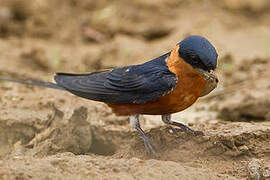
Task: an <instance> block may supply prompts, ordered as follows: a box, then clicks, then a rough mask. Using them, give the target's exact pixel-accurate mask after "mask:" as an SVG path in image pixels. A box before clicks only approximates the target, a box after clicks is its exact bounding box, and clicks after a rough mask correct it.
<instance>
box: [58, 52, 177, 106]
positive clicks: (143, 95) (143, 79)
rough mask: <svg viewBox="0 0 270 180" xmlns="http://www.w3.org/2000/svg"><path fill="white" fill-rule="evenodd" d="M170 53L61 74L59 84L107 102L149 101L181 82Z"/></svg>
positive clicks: (84, 95)
mask: <svg viewBox="0 0 270 180" xmlns="http://www.w3.org/2000/svg"><path fill="white" fill-rule="evenodd" d="M169 54H170V53H167V54H165V55H163V56H160V57H159V58H156V59H154V60H151V61H149V62H146V63H144V64H141V65H135V66H126V67H121V68H116V69H113V70H111V71H105V72H96V73H90V74H66V73H58V74H57V75H56V76H55V81H56V82H57V84H58V85H59V86H61V87H63V88H65V89H66V90H68V91H70V92H71V93H73V94H75V95H77V96H80V97H83V98H87V99H91V100H95V101H102V102H107V103H136V104H141V103H146V102H150V101H154V100H156V99H157V98H159V97H161V96H163V95H165V94H167V93H169V92H170V91H171V90H172V89H173V88H175V87H176V85H177V77H176V75H175V74H174V73H172V72H171V71H170V70H169V69H168V67H167V65H166V61H165V59H166V58H167V57H168V56H169Z"/></svg>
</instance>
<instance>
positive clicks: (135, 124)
mask: <svg viewBox="0 0 270 180" xmlns="http://www.w3.org/2000/svg"><path fill="white" fill-rule="evenodd" d="M129 122H130V126H131V127H132V128H134V129H136V130H137V131H138V132H139V133H140V135H141V138H142V139H143V141H144V146H145V148H146V149H147V151H148V152H149V153H153V154H155V153H156V150H155V147H154V146H153V145H152V143H151V140H150V139H149V137H148V136H147V135H146V134H145V132H144V131H143V130H142V128H141V125H140V121H139V115H134V116H130V118H129Z"/></svg>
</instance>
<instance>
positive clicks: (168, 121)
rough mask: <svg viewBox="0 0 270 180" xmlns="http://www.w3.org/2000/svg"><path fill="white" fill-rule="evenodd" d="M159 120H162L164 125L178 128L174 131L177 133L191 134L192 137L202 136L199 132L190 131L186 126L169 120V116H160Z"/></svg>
mask: <svg viewBox="0 0 270 180" xmlns="http://www.w3.org/2000/svg"><path fill="white" fill-rule="evenodd" d="M161 118H162V121H163V122H164V123H165V124H169V125H173V126H177V127H179V128H180V129H175V130H177V131H183V132H188V133H192V134H194V135H199V134H203V133H202V132H201V131H195V130H193V129H191V128H190V127H188V126H186V125H184V124H182V123H179V122H175V121H172V120H171V114H166V115H162V116H161Z"/></svg>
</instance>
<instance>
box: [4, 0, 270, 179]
mask: <svg viewBox="0 0 270 180" xmlns="http://www.w3.org/2000/svg"><path fill="white" fill-rule="evenodd" d="M269 9H270V6H269V1H268V0H258V1H251V0H249V1H244V0H225V1H207V0H206V1H200V0H191V1H181V0H179V1H177V0H172V1H166V0H149V1H142V0H136V1H124V0H119V1H107V0H101V1H97V2H96V1H90V0H88V1H85V0H77V1H75V0H59V1H54V0H35V1H34V2H32V1H27V0H2V1H1V4H0V76H1V77H10V78H32V79H40V80H45V81H52V76H53V73H54V72H56V71H64V72H89V71H94V70H99V69H103V68H110V67H117V66H122V65H128V64H138V63H141V62H144V61H147V60H149V59H151V58H154V57H157V56H159V55H161V54H163V53H165V52H167V51H168V50H170V49H172V48H173V47H174V45H175V44H176V43H178V42H179V41H180V40H181V39H183V38H184V37H186V36H187V35H191V34H199V35H203V36H205V37H207V38H208V39H209V40H210V41H211V42H212V43H213V44H214V45H215V46H216V48H217V51H218V54H219V65H218V69H217V73H218V76H219V80H220V83H219V86H218V88H217V89H216V90H215V91H214V92H212V93H211V94H210V95H208V96H206V97H204V98H201V99H200V100H198V102H197V103H196V104H194V105H193V106H192V107H190V108H189V109H187V110H185V111H183V112H180V113H177V114H174V115H173V119H174V120H177V121H180V122H183V123H185V124H187V125H189V126H190V127H192V128H193V129H196V130H200V131H203V132H204V135H200V136H192V135H189V134H185V133H181V132H174V131H172V129H171V128H170V127H167V126H166V125H164V124H163V123H162V122H161V120H160V117H159V116H144V117H143V119H142V127H143V129H145V130H146V132H147V134H148V135H149V136H150V138H151V140H152V142H153V144H154V145H155V146H156V147H157V151H158V154H157V156H153V155H149V154H147V153H146V151H145V148H144V145H143V142H142V140H141V138H140V137H139V136H138V133H137V132H134V131H132V130H131V129H130V127H129V122H128V117H117V116H115V115H114V114H112V113H111V111H110V109H109V108H108V107H106V105H104V104H102V103H98V102H93V101H87V100H84V99H81V98H78V97H75V96H73V95H71V94H69V93H67V92H62V91H57V90H52V89H43V88H38V87H31V86H23V85H18V84H13V83H7V82H0V106H1V109H0V179H4V180H9V179H23V180H27V179H178V180H179V179H190V180H194V179H198V180H204V179H205V180H209V179H211V180H216V179H258V180H259V179H268V178H270V111H269V109H270V98H269V97H270V72H269V69H270V23H269V17H270V13H269Z"/></svg>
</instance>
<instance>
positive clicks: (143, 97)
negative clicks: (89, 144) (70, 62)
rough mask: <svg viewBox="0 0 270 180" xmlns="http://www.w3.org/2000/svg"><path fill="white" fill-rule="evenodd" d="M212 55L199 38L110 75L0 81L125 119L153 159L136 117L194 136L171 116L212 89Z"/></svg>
mask: <svg viewBox="0 0 270 180" xmlns="http://www.w3.org/2000/svg"><path fill="white" fill-rule="evenodd" d="M217 59H218V54H217V51H216V49H215V47H214V46H213V45H212V44H211V43H210V42H209V41H208V40H207V39H206V38H204V37H202V36H199V35H192V36H188V37H186V38H184V39H183V40H182V41H181V42H180V43H177V44H176V46H175V47H174V48H173V49H172V50H171V51H169V52H167V53H165V54H163V55H161V56H160V57H157V58H155V59H152V60H150V61H147V62H145V63H142V64H138V65H130V66H124V67H118V68H114V69H111V70H102V71H97V72H90V73H83V74H74V73H56V74H55V76H54V80H55V83H51V82H42V81H26V80H22V79H7V78H0V81H11V82H17V83H21V84H28V85H33V86H41V87H47V88H53V89H59V90H65V91H68V92H70V93H72V94H74V95H76V96H79V97H82V98H85V99H89V100H94V101H100V102H103V103H105V104H107V105H108V106H109V107H110V108H111V109H112V112H113V113H115V114H116V115H119V116H129V121H130V125H131V127H132V128H133V129H135V130H137V131H138V132H139V134H140V136H141V138H142V139H143V141H144V145H145V147H146V150H147V151H148V152H149V153H153V154H155V153H156V148H155V146H153V144H152V142H151V140H150V138H149V137H148V136H147V134H146V133H145V132H144V131H143V129H142V128H141V125H140V116H141V115H161V119H162V121H163V122H164V123H165V124H168V125H172V126H176V127H178V129H179V130H183V131H188V132H192V133H194V134H195V133H196V132H199V131H194V130H193V129H191V128H189V127H188V126H186V125H184V124H182V123H180V122H176V121H173V120H172V118H171V115H172V114H173V113H177V112H180V111H183V110H185V109H187V108H188V107H190V106H191V105H192V104H194V103H195V101H196V100H197V99H198V98H199V97H202V96H205V95H207V94H209V93H210V92H211V91H213V90H214V89H215V88H216V87H217V84H218V78H217V75H216V73H215V69H216V67H217Z"/></svg>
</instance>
